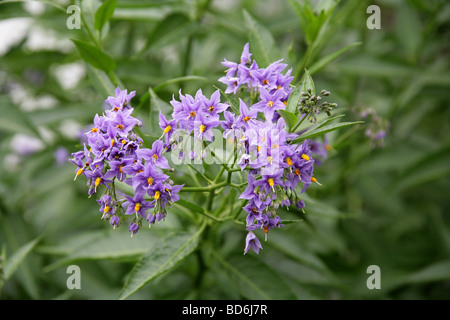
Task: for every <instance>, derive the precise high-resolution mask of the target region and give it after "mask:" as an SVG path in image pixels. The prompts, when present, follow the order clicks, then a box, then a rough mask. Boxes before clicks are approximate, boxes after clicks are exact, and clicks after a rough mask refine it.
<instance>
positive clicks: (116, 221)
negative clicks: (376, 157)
mask: <svg viewBox="0 0 450 320" xmlns="http://www.w3.org/2000/svg"><path fill="white" fill-rule="evenodd" d="M251 56H252V54H251V53H250V52H249V44H246V45H245V46H244V50H243V52H242V54H241V59H240V62H239V63H236V62H231V61H227V60H225V61H224V62H223V63H222V64H223V65H224V66H225V67H226V68H227V70H226V75H225V76H224V77H222V78H220V79H219V81H220V82H221V83H224V84H226V85H227V87H226V89H225V92H223V91H222V92H221V91H220V90H217V91H215V92H214V93H213V94H212V95H211V96H210V97H207V96H205V95H204V94H203V93H202V90H198V91H197V92H196V94H195V95H194V96H191V95H189V94H182V92H181V91H180V92H179V98H178V99H176V98H175V97H173V99H172V101H170V104H171V105H172V107H173V113H172V114H171V117H170V118H168V117H166V115H163V114H160V116H159V125H160V128H161V131H162V135H161V137H160V139H157V140H156V141H155V142H154V143H153V145H152V147H151V149H149V148H145V147H144V146H143V140H142V138H141V137H140V136H139V134H138V131H139V130H137V129H136V128H138V127H139V126H141V125H142V124H141V122H140V121H139V120H138V119H136V118H134V117H133V116H132V112H133V108H132V107H131V106H130V100H131V99H132V98H133V96H134V95H135V92H131V93H130V94H127V91H126V90H124V91H122V90H120V89H119V88H118V89H117V90H116V94H115V97H109V98H108V99H107V100H106V102H107V103H108V104H109V105H110V106H111V109H110V110H107V111H105V113H104V114H103V115H101V116H98V115H97V116H96V117H95V119H94V126H93V128H92V129H91V130H90V131H89V132H87V133H86V136H87V144H86V145H85V146H84V150H82V151H78V152H76V153H74V154H73V159H72V161H73V163H75V164H76V165H77V169H76V176H75V178H77V177H78V176H80V175H84V176H85V177H86V178H87V184H88V187H89V195H93V194H95V193H96V192H97V191H98V190H99V187H100V185H104V186H106V190H105V192H104V193H103V195H102V196H101V197H100V198H99V200H97V201H98V203H99V205H100V211H101V212H102V214H103V215H102V217H103V219H105V220H109V222H110V224H111V225H112V226H114V227H117V226H119V225H120V224H121V223H122V222H124V221H125V220H129V219H127V218H130V217H131V221H130V222H129V231H130V232H131V233H132V235H134V234H135V233H136V232H137V231H138V230H139V229H140V227H141V226H142V223H143V222H144V221H145V220H146V221H147V222H148V223H149V225H152V224H154V223H155V221H160V220H164V219H165V217H166V214H167V211H168V209H169V207H170V206H171V205H172V204H173V203H174V202H176V201H178V200H179V199H180V198H179V195H178V193H179V192H180V190H181V189H182V188H183V185H175V184H174V183H173V182H172V180H171V179H170V177H169V175H168V174H170V172H172V171H173V169H172V168H171V167H170V166H169V163H168V160H167V159H166V158H165V156H167V154H168V153H169V152H172V151H175V150H178V155H177V159H181V160H186V161H188V160H189V161H191V160H192V159H203V158H204V157H205V152H204V151H205V148H204V147H205V146H207V144H208V143H210V144H212V143H213V141H215V140H217V139H222V140H223V141H226V144H228V145H229V144H230V143H231V145H232V148H231V152H229V154H228V153H226V152H224V154H226V156H225V157H223V161H224V162H223V163H221V164H222V165H223V166H224V167H225V168H226V169H227V170H229V173H230V176H231V173H232V172H237V171H240V172H241V174H242V173H245V174H246V183H244V184H243V185H242V186H241V187H242V189H240V192H241V193H240V195H239V199H244V200H246V205H245V206H244V207H243V210H245V212H246V213H247V217H246V222H245V224H246V230H247V232H248V234H247V237H246V244H245V249H244V253H247V252H248V251H249V250H250V249H253V250H254V251H255V252H256V253H258V252H259V249H261V248H262V246H261V242H260V241H259V239H258V237H257V235H256V233H257V232H259V231H257V230H262V232H263V233H264V235H265V237H267V234H268V232H269V231H270V230H271V229H273V228H279V227H282V226H283V222H282V219H281V217H280V216H279V215H278V213H277V212H278V211H279V210H278V209H279V208H280V207H286V208H289V207H290V206H293V207H296V208H297V209H298V210H303V208H304V207H305V203H304V201H303V200H301V198H300V197H299V194H301V193H303V192H305V190H306V189H307V188H308V187H309V186H310V185H311V184H312V183H314V182H317V179H316V178H315V177H314V175H313V171H314V163H315V160H314V154H313V150H312V149H318V146H317V142H314V144H313V143H312V141H310V140H304V141H301V142H299V143H293V141H294V140H295V139H296V138H297V137H298V133H289V132H288V130H287V127H286V123H285V120H284V118H282V117H281V116H280V114H279V112H278V111H279V110H285V108H286V104H287V101H288V99H289V96H290V94H291V92H292V90H293V86H292V85H291V82H292V80H293V77H292V76H290V74H291V69H290V70H287V71H286V72H285V73H284V74H283V73H282V71H283V70H284V69H286V67H287V65H286V64H284V63H282V62H281V60H279V61H276V62H274V63H272V64H270V65H269V66H267V67H266V68H260V67H259V66H258V64H257V62H256V61H255V60H252V59H251ZM228 95H230V96H231V97H232V99H234V100H233V101H234V102H236V103H234V104H233V103H231V102H230V101H231V100H230V99H229V98H228V97H227V96H228ZM327 95H329V92H327V91H322V92H321V94H320V95H319V96H317V97H314V98H313V97H312V94H311V92H306V93H304V95H303V99H302V100H301V102H300V104H299V106H298V110H299V111H300V113H301V114H304V116H306V115H307V114H311V113H312V112H310V109H308V108H318V110H316V111H320V110H319V109H323V110H324V111H325V112H327V113H328V112H329V111H330V110H331V108H333V107H335V105H334V104H328V103H325V104H324V103H321V105H319V106H317V102H318V101H320V100H321V96H327ZM223 97H225V98H226V100H225V101H221V98H223ZM237 98H238V99H237ZM308 101H314V102H315V104H314V103H312V102H308ZM304 108H307V109H308V110H306V109H305V110H303V109H304ZM217 132H220V136H218V135H217V134H215V133H217ZM186 137H190V138H192V139H193V140H194V145H196V146H200V149H196V150H199V151H198V152H197V151H192V150H191V151H189V150H185V149H184V148H183V147H184V146H185V143H184V142H185V141H186ZM313 147H314V148H313ZM174 153H175V152H172V158H174V157H173V154H174ZM216 154H217V152H216ZM325 156H326V154H325ZM225 158H226V159H231V161H229V162H227V161H226V160H225ZM115 180H119V181H124V182H125V183H127V184H128V185H129V186H131V187H132V188H133V190H134V196H129V195H123V196H119V197H118V196H117V195H116V191H115V184H114V183H115ZM317 183H318V182H317ZM297 187H299V190H298V192H297V190H296V189H297ZM186 188H187V187H186ZM244 188H245V190H244ZM187 189H188V188H187Z"/></svg>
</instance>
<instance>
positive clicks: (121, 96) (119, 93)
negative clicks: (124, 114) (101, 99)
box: [105, 87, 136, 111]
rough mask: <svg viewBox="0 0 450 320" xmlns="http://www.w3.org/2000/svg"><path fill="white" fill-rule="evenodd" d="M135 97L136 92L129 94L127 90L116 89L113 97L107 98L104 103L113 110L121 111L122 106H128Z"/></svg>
mask: <svg viewBox="0 0 450 320" xmlns="http://www.w3.org/2000/svg"><path fill="white" fill-rule="evenodd" d="M135 95H136V91H132V92H130V93H129V94H128V93H127V90H120V88H119V87H117V88H116V91H115V97H108V98H107V99H106V100H105V101H106V102H107V103H109V105H110V106H111V107H113V108H118V109H117V110H115V111H118V110H119V109H122V108H123V107H124V106H126V105H128V103H129V102H130V101H131V99H132V98H133V97H134V96H135Z"/></svg>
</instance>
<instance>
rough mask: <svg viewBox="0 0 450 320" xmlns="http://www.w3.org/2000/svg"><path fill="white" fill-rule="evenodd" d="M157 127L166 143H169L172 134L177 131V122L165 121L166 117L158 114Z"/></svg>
mask: <svg viewBox="0 0 450 320" xmlns="http://www.w3.org/2000/svg"><path fill="white" fill-rule="evenodd" d="M159 127H160V128H161V130H162V131H163V135H164V136H165V140H166V143H169V140H170V138H171V137H172V135H173V132H174V131H175V130H176V129H177V122H176V121H175V120H173V119H172V120H170V121H169V120H167V119H166V117H165V116H164V115H163V114H162V113H161V112H160V113H159Z"/></svg>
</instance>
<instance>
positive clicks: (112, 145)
mask: <svg viewBox="0 0 450 320" xmlns="http://www.w3.org/2000/svg"><path fill="white" fill-rule="evenodd" d="M115 143H116V140H114V139H112V140H111V147H114V144H115Z"/></svg>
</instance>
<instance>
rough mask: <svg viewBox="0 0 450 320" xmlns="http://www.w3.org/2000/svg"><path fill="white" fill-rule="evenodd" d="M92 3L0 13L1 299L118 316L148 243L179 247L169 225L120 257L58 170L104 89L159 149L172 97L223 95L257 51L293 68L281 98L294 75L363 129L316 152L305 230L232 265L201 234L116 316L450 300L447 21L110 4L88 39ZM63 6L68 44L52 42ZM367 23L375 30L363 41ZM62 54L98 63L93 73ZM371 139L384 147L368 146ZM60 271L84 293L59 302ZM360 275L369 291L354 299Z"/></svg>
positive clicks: (437, 16)
mask: <svg viewBox="0 0 450 320" xmlns="http://www.w3.org/2000/svg"><path fill="white" fill-rule="evenodd" d="M101 3H102V2H101V1H94V0H85V1H81V3H80V2H69V1H1V2H0V19H1V21H0V110H1V116H0V225H1V226H0V250H1V256H2V260H1V262H0V266H1V267H2V268H1V280H0V287H1V286H2V285H3V288H2V289H1V292H0V297H1V298H2V299H115V298H117V296H118V294H119V292H120V291H121V289H122V287H123V286H124V283H125V281H126V279H127V276H128V274H129V273H130V270H132V268H133V266H134V265H135V264H136V262H137V261H138V260H139V259H140V257H142V256H143V255H144V254H145V253H146V252H147V251H148V250H149V249H151V247H152V245H153V244H154V243H157V242H156V241H157V240H158V239H159V238H161V237H163V236H165V235H167V234H170V233H171V232H174V233H175V234H176V233H177V232H181V231H186V230H190V226H189V223H187V222H186V219H185V218H184V216H185V215H186V214H188V213H186V212H185V210H182V209H181V208H178V207H174V208H173V211H172V212H169V215H168V217H167V219H166V221H165V222H164V223H161V224H158V225H155V226H154V228H151V229H150V230H142V231H140V232H139V233H138V234H137V235H136V236H135V237H134V238H133V239H130V236H129V234H128V230H126V229H127V228H126V226H123V227H121V228H119V229H118V230H116V231H113V230H112V229H111V228H110V226H109V225H108V223H106V222H104V221H102V220H101V219H100V217H101V214H100V212H99V211H98V209H99V207H98V204H97V202H96V201H95V199H93V198H91V199H88V196H87V188H86V185H85V181H86V180H85V179H82V178H84V177H81V178H80V179H79V180H77V181H76V182H74V181H73V177H74V174H75V166H74V165H73V164H71V163H68V162H67V161H64V159H65V158H67V154H66V153H67V152H68V153H71V152H75V151H77V150H79V148H80V140H79V139H80V136H82V134H81V135H80V132H81V133H82V132H84V131H83V130H84V129H85V128H86V126H87V125H89V124H90V123H91V122H92V119H93V117H94V115H95V114H96V113H101V112H102V110H103V101H104V100H105V99H106V98H107V96H108V95H113V91H112V89H114V87H115V85H116V84H120V87H121V88H122V89H125V88H126V89H128V90H129V91H133V90H136V92H137V93H136V97H135V98H134V99H133V100H132V105H133V106H135V107H136V112H137V116H138V117H139V118H140V119H141V120H142V121H143V122H144V125H145V130H146V132H147V133H150V134H151V133H152V132H153V131H152V130H154V129H155V130H156V131H154V132H159V131H158V130H159V128H158V127H157V118H156V117H155V115H157V113H158V111H157V109H156V107H158V108H161V109H162V110H163V111H165V112H167V115H169V114H170V109H169V106H168V102H169V101H170V100H171V99H172V95H175V97H178V90H179V89H180V88H181V89H182V90H183V92H184V93H190V94H195V92H196V91H197V89H199V88H202V90H203V92H204V93H209V94H210V93H212V92H213V91H214V90H215V88H214V86H218V87H220V88H222V89H224V87H223V84H221V83H219V82H218V81H217V79H218V78H219V77H221V76H222V75H223V70H224V68H223V66H222V65H221V62H222V61H223V59H224V58H226V59H227V60H231V61H237V60H238V59H239V56H240V53H241V51H242V47H243V45H244V44H245V43H246V42H248V41H249V40H251V38H252V37H254V36H255V34H256V35H260V36H261V39H263V40H265V41H264V44H263V46H265V45H271V46H272V45H274V44H275V45H276V49H273V50H270V52H269V53H268V54H269V55H270V57H271V58H272V57H274V58H273V59H274V60H275V59H276V60H278V59H281V58H282V59H284V61H285V62H286V63H288V64H289V66H292V67H293V70H294V71H293V74H295V75H296V80H295V81H294V83H297V82H298V81H299V80H300V78H299V77H300V75H301V74H302V71H303V69H304V68H307V69H308V70H309V71H310V73H311V74H312V77H313V79H314V81H315V86H316V89H319V90H321V89H326V90H328V91H330V92H331V97H330V100H332V101H334V102H337V103H338V108H337V109H336V113H335V114H339V113H344V114H346V116H345V119H346V120H352V121H354V120H361V119H362V118H364V113H366V114H369V115H370V116H369V117H365V118H364V120H365V124H363V125H359V126H354V127H350V128H348V129H347V128H345V129H342V130H339V131H337V132H333V133H332V134H330V135H329V136H327V139H328V143H329V144H330V146H331V147H332V148H331V150H330V151H329V154H328V158H327V159H326V160H324V161H323V164H322V165H321V166H318V167H316V169H315V170H316V171H315V172H316V173H315V176H316V177H317V178H318V180H319V181H320V182H321V184H322V186H316V185H315V186H313V187H311V188H309V189H308V191H307V198H306V199H305V202H306V212H307V214H306V217H307V219H306V221H305V222H304V223H296V224H289V225H286V226H285V227H283V228H281V229H280V230H275V231H273V232H271V233H270V234H269V239H268V241H267V242H263V247H264V249H263V250H262V251H261V252H260V254H259V255H256V254H254V253H253V252H251V253H249V254H247V255H245V256H244V255H243V254H242V253H243V249H244V239H245V235H246V232H245V230H244V229H243V228H242V226H239V225H236V224H233V223H231V222H229V223H220V224H214V225H213V226H212V228H211V229H210V231H209V233H208V237H207V238H205V239H204V240H203V241H204V242H205V243H203V242H201V241H200V244H199V246H198V248H197V249H196V251H195V252H194V254H191V255H188V256H187V257H185V258H184V259H182V260H180V261H179V263H177V264H176V266H175V267H174V268H172V269H170V270H169V271H170V272H166V273H164V274H161V275H159V276H158V277H155V279H154V280H152V281H151V282H150V283H148V284H146V285H145V286H143V287H142V288H141V290H139V291H138V292H136V293H135V294H133V295H131V296H130V298H131V299H262V298H267V299H450V179H449V177H450V166H449V164H450V108H449V97H448V94H449V89H450V73H449V63H450V59H449V49H450V48H449V41H448V39H449V37H450V28H449V21H450V3H448V2H446V1H444V0H441V1H438V0H434V1H426V0H411V1H394V0H391V1H341V2H335V1H331V0H330V1H311V6H310V7H308V6H307V5H306V4H305V1H303V0H292V1H274V0H272V1H268V0H266V1H250V0H247V1H245V0H242V1H239V0H233V1H207V0H206V1H205V0H203V1H195V0H190V1H139V0H131V1H121V0H119V1H118V3H117V7H116V8H115V11H114V13H113V15H112V17H111V18H110V20H109V21H107V20H106V23H105V24H104V25H102V26H103V27H102V28H101V32H99V31H98V30H97V29H96V28H95V13H96V12H97V9H98V8H99V5H100V4H101ZM71 4H75V5H77V6H78V7H79V8H80V9H81V13H82V16H83V21H82V23H81V28H80V29H68V28H67V26H66V21H67V19H68V18H69V17H70V16H71V14H72V13H73V12H70V13H67V12H66V9H67V7H68V6H69V5H71ZM370 5H378V6H379V8H380V12H381V14H380V18H381V22H380V23H381V29H372V30H371V29H369V28H368V27H367V25H366V22H367V19H368V18H369V17H370V16H371V14H370V13H367V12H366V10H367V8H368V7H369V6H370ZM307 8H310V11H308V10H307ZM311 12H312V14H309V13H311ZM249 17H250V20H249ZM252 22H254V23H253V24H252ZM71 39H78V40H81V41H84V42H86V43H90V44H91V45H93V46H95V47H96V48H97V49H98V50H99V51H100V53H101V55H100V58H103V59H101V61H102V62H103V64H102V66H103V70H102V68H100V69H99V68H98V67H99V66H95V65H94V66H93V63H92V61H90V60H89V57H86V55H85V56H83V54H81V55H80V51H78V50H77V48H76V47H75V46H74V43H73V42H72V41H71ZM272 42H274V43H272ZM267 47H268V48H269V46H267ZM272 48H273V46H272ZM97 53H98V52H97V51H96V52H95V54H97ZM85 54H86V52H85ZM95 54H94V55H95ZM102 55H106V57H104V56H102ZM83 58H84V59H83ZM91 58H92V57H91ZM97 58H98V55H97ZM94 64H95V63H94ZM102 66H100V67H102ZM180 77H183V78H182V79H181V80H176V79H178V78H180ZM173 79H175V80H173ZM161 84H162V85H161ZM111 88H112V89H111ZM149 88H152V90H150V93H149ZM380 127H381V128H384V129H386V136H385V138H384V139H381V140H377V141H375V140H373V139H370V138H369V137H368V136H367V135H368V132H367V130H369V129H371V128H372V130H374V129H373V128H380ZM55 153H56V154H57V155H60V156H62V160H61V157H60V156H57V157H55ZM58 159H59V161H58ZM183 196H185V194H183ZM236 198H237V196H236ZM192 201H193V202H194V201H195V198H194V199H192ZM197 201H198V204H199V205H201V202H200V201H202V200H201V199H197ZM234 205H235V206H237V205H238V202H236V203H235V204H234ZM244 218H245V216H244V215H241V216H240V219H244ZM199 252H201V253H202V254H199ZM199 257H203V258H199ZM205 257H206V258H205ZM71 264H76V265H78V266H80V268H81V272H82V273H81V290H69V289H68V288H67V286H66V280H67V277H68V274H67V273H66V268H67V266H68V265H71ZM370 265H377V266H379V267H380V271H381V289H379V290H377V289H374V290H369V289H368V288H367V286H366V280H367V278H368V277H369V276H370V274H367V272H366V271H367V268H368V267H369V266H370Z"/></svg>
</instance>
